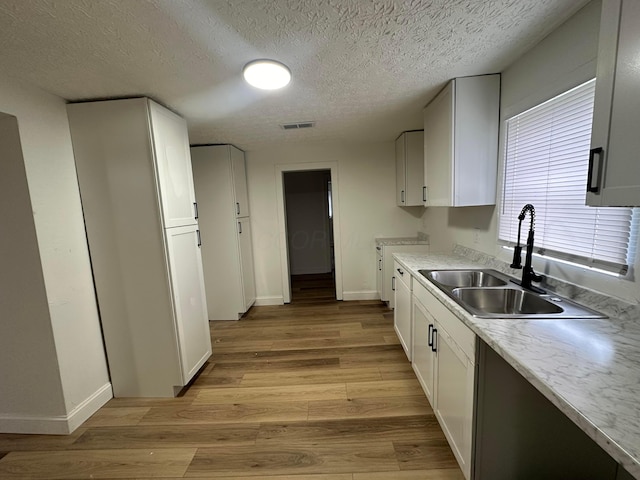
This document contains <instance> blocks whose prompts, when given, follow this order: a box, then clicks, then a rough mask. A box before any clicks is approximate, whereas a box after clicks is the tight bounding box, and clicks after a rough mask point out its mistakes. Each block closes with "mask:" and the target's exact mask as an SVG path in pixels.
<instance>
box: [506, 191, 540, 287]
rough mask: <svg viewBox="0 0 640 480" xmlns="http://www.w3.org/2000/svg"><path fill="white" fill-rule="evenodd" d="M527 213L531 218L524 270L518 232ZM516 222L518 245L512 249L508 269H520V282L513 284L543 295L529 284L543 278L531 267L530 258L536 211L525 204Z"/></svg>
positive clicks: (528, 204) (531, 206)
mask: <svg viewBox="0 0 640 480" xmlns="http://www.w3.org/2000/svg"><path fill="white" fill-rule="evenodd" d="M527 212H529V216H530V217H531V224H530V225H529V235H528V236H527V253H526V255H525V260H524V268H522V247H521V246H520V232H521V231H522V221H523V220H524V217H525V215H526V213H527ZM518 220H520V223H519V224H518V244H517V245H516V246H515V247H514V249H513V262H512V263H511V265H510V267H511V268H517V269H520V268H522V280H521V281H519V282H517V281H514V283H517V284H518V285H520V286H521V287H522V288H526V289H528V290H532V291H534V292H537V293H545V291H544V290H542V289H541V288H538V287H536V286H534V285H531V282H541V281H542V278H543V277H542V275H538V274H536V273H535V272H534V271H533V267H532V266H531V257H532V256H533V235H534V232H535V229H536V209H535V208H534V206H533V205H531V204H530V203H527V204H526V205H525V206H524V207H522V211H521V212H520V215H518Z"/></svg>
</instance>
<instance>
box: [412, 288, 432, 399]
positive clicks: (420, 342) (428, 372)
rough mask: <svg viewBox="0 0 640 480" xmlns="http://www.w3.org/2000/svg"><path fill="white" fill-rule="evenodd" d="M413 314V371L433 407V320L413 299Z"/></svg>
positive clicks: (422, 306)
mask: <svg viewBox="0 0 640 480" xmlns="http://www.w3.org/2000/svg"><path fill="white" fill-rule="evenodd" d="M412 313H413V341H412V343H413V348H412V350H413V362H412V366H413V371H414V372H415V373H416V377H418V381H419V382H420V385H422V389H423V390H424V393H425V394H426V395H427V399H428V400H429V403H430V404H431V405H433V403H434V395H433V393H434V392H433V389H434V386H435V384H434V383H435V382H434V378H435V368H436V356H435V355H434V352H433V341H432V338H433V328H434V327H435V323H436V322H435V320H433V318H432V317H431V314H429V312H428V311H427V309H426V307H425V306H424V305H422V303H420V302H419V301H418V300H416V299H415V298H414V301H413V302H412Z"/></svg>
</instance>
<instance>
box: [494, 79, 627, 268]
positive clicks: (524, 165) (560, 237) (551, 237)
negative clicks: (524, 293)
mask: <svg viewBox="0 0 640 480" xmlns="http://www.w3.org/2000/svg"><path fill="white" fill-rule="evenodd" d="M594 91H595V80H591V81H589V82H587V83H585V84H583V85H580V86H578V87H576V88H574V89H572V90H570V91H568V92H566V93H563V94H562V95H559V96H557V97H555V98H553V99H551V100H549V101H547V102H545V103H543V104H541V105H538V106H536V107H534V108H532V109H530V110H527V111H525V112H523V113H521V114H519V115H516V116H514V117H512V118H510V119H509V120H507V122H506V145H505V160H504V181H503V192H502V193H503V195H502V208H501V212H500V229H499V238H500V239H501V240H504V241H506V242H510V243H515V242H516V240H517V235H518V215H519V214H520V211H521V209H522V207H523V206H524V205H525V204H527V203H531V204H533V205H534V206H535V209H536V222H535V232H536V235H535V246H536V248H537V249H538V252H537V253H539V254H542V255H549V256H552V257H557V258H561V259H564V260H570V261H573V262H576V263H580V264H584V265H589V266H593V267H596V268H599V269H603V270H607V271H612V272H616V273H620V274H625V273H626V272H627V269H628V265H629V263H630V262H631V260H632V259H631V256H632V253H633V252H632V249H631V248H630V245H632V246H633V245H634V243H631V242H632V241H634V240H635V239H636V232H637V223H638V219H637V217H638V214H637V212H636V211H635V209H632V208H611V207H607V208H594V207H587V206H585V196H586V184H587V168H588V162H589V146H590V145H589V144H590V140H591V122H592V118H593V99H594ZM525 226H526V230H525ZM528 227H529V217H528V215H527V218H526V219H525V221H523V225H522V229H523V232H522V238H523V242H524V241H526V238H527V233H526V232H527V231H528Z"/></svg>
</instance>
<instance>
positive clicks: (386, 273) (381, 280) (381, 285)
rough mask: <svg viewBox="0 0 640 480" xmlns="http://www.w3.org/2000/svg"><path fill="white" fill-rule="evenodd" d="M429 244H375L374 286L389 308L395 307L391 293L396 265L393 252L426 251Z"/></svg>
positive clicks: (395, 274)
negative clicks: (375, 274) (375, 273)
mask: <svg viewBox="0 0 640 480" xmlns="http://www.w3.org/2000/svg"><path fill="white" fill-rule="evenodd" d="M428 252H429V245H425V244H410V245H382V244H379V245H376V269H377V276H376V286H377V290H378V294H379V295H380V300H382V301H383V302H389V306H390V307H391V308H395V297H394V294H393V289H394V285H393V283H394V280H393V277H396V276H397V273H398V272H397V271H396V267H394V262H395V259H394V258H393V254H394V253H428Z"/></svg>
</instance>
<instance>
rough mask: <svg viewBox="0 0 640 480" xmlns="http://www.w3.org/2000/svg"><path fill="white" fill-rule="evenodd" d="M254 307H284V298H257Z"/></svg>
mask: <svg viewBox="0 0 640 480" xmlns="http://www.w3.org/2000/svg"><path fill="white" fill-rule="evenodd" d="M254 305H255V306H256V307H261V306H264V305H284V298H282V296H276V297H257V298H256V303H254Z"/></svg>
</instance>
